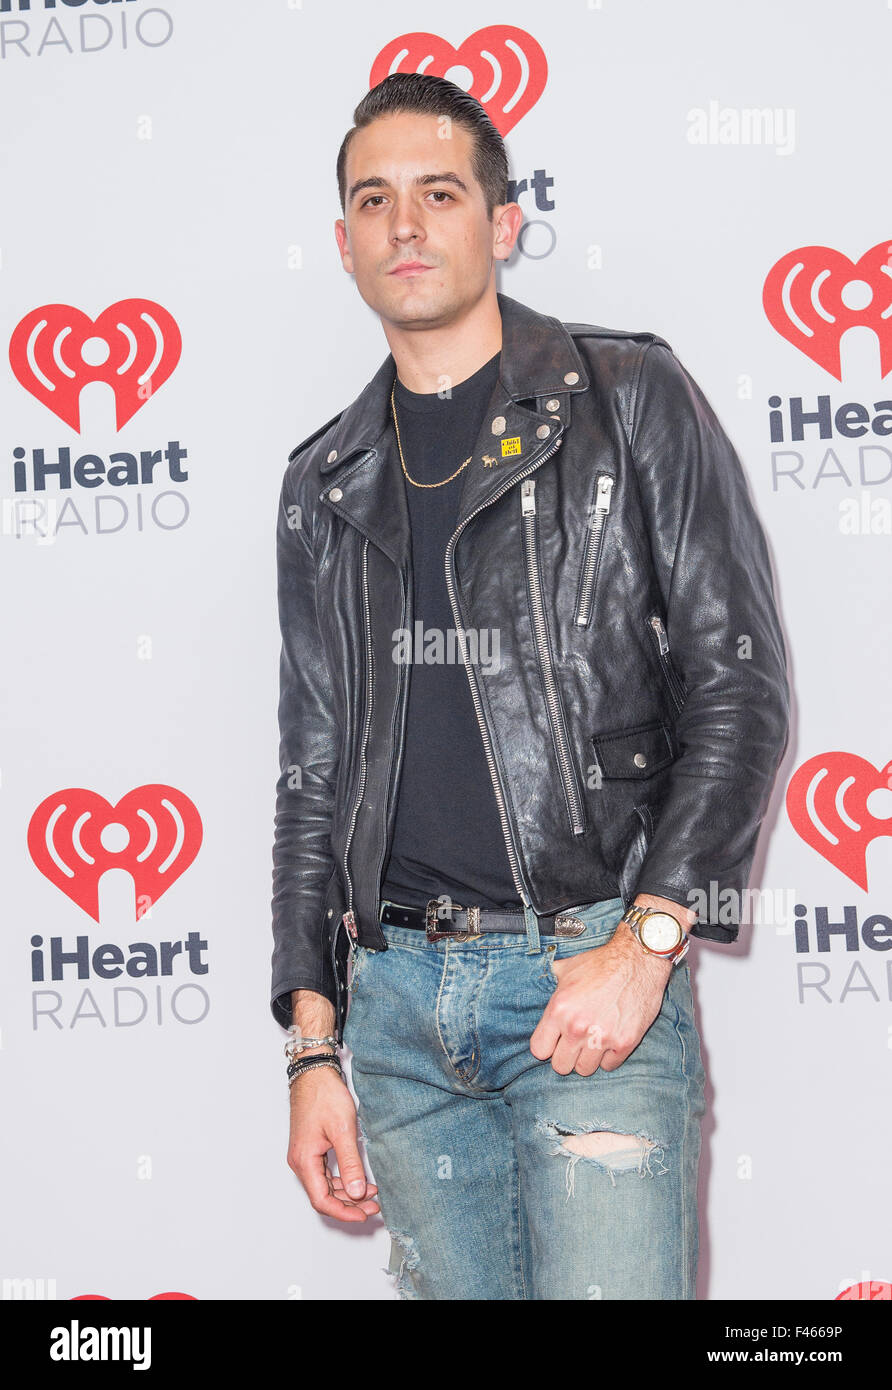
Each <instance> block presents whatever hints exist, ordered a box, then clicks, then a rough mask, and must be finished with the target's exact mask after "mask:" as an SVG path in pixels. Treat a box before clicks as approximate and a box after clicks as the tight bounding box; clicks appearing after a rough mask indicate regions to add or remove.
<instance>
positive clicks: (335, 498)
mask: <svg viewBox="0 0 892 1390" xmlns="http://www.w3.org/2000/svg"><path fill="white" fill-rule="evenodd" d="M328 495H329V497H330V498H331V500H332V502H340V500H341V498H342V497H343V495H344V494H343V493H342V492H341V489H340V488H339V487H333V488H332V490H331V492H330V493H329V494H328Z"/></svg>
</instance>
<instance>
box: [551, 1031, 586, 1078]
mask: <svg viewBox="0 0 892 1390" xmlns="http://www.w3.org/2000/svg"><path fill="white" fill-rule="evenodd" d="M580 1050H581V1049H580V1045H579V1041H578V1039H575V1038H571V1037H569V1036H568V1035H567V1034H566V1033H562V1034H561V1036H560V1038H559V1039H558V1043H557V1046H556V1048H555V1049H554V1052H553V1053H552V1057H551V1065H552V1067H553V1068H554V1070H555V1071H556V1072H558V1073H559V1074H560V1075H561V1076H569V1075H570V1073H571V1071H573V1069H574V1067H575V1066H576V1062H577V1060H578V1058H579V1053H580Z"/></svg>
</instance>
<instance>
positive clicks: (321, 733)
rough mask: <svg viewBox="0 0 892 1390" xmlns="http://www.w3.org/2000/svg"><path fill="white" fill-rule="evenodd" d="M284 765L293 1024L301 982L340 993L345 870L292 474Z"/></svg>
mask: <svg viewBox="0 0 892 1390" xmlns="http://www.w3.org/2000/svg"><path fill="white" fill-rule="evenodd" d="M276 563H277V573H278V608H279V626H280V629H281V637H282V646H281V659H280V667H279V735H280V741H279V768H280V776H279V779H278V782H277V784H276V811H275V832H274V842H273V898H272V916H273V955H272V998H271V1007H272V1011H273V1015H274V1017H275V1018H276V1019H277V1020H278V1021H279V1022H280V1023H281V1024H282V1026H283V1027H285V1028H287V1027H288V1026H289V1025H290V1024H291V1019H292V1011H291V999H290V995H291V991H292V990H294V989H310V990H315V991H316V992H317V993H318V994H323V995H324V996H325V997H326V998H327V999H329V1000H330V1001H331V1002H332V1003H335V1001H336V989H335V980H334V974H333V970H332V966H331V962H330V956H329V949H328V946H329V936H330V932H329V930H328V928H329V927H330V926H331V924H329V923H327V921H326V917H325V912H324V904H325V899H326V889H327V886H328V884H329V882H330V880H331V878H332V876H333V874H334V872H335V864H334V857H333V855H332V851H331V818H332V807H333V804H334V794H335V782H336V777H337V768H338V751H339V748H340V738H339V735H338V731H337V725H336V721H335V718H334V714H333V703H332V692H331V685H330V678H329V672H328V666H327V663H326V657H325V651H324V648H323V643H322V639H321V635H320V632H319V625H318V621H317V615H316V571H315V564H314V557H313V547H312V539H311V535H310V517H309V516H308V515H307V514H306V512H305V511H301V509H300V508H298V507H297V505H296V504H295V502H294V500H293V498H292V496H291V494H290V492H289V488H288V474H287V473H286V475H285V478H284V480H283V483H282V489H281V493H280V497H279V512H278V522H277V529H276Z"/></svg>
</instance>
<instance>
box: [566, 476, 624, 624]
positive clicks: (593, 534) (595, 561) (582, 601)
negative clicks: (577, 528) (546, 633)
mask: <svg viewBox="0 0 892 1390" xmlns="http://www.w3.org/2000/svg"><path fill="white" fill-rule="evenodd" d="M614 482H615V479H614V477H613V475H612V474H610V473H599V474H598V476H597V477H596V479H595V495H594V501H593V502H592V504H591V506H590V507H589V509H588V513H587V515H586V519H585V520H586V534H585V544H584V546H583V551H582V564H581V566H580V569H579V583H578V585H577V587H576V603H575V606H574V609H573V622H574V625H575V626H576V627H588V626H589V624H590V622H591V619H592V613H593V611H594V605H595V590H596V588H597V584H598V572H599V570H600V568H601V553H602V551H603V549H604V533H605V531H606V529H607V524H608V517H609V515H610V498H611V494H612V492H613V484H614Z"/></svg>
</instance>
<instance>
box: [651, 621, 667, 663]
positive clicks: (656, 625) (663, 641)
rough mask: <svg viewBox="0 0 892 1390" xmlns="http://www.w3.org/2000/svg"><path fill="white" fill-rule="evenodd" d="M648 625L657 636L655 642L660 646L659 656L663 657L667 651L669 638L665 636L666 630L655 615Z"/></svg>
mask: <svg viewBox="0 0 892 1390" xmlns="http://www.w3.org/2000/svg"><path fill="white" fill-rule="evenodd" d="M650 625H651V627H652V628H653V630H654V632H655V633H656V634H657V641H658V642H659V644H660V656H665V655H666V653H667V652H668V650H669V638H668V637H667V636H666V629H665V628H664V627H663V624H662V622H661V621H660V619H659V617H657V615H656V614H654V616H653V617H652V618H651V620H650Z"/></svg>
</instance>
